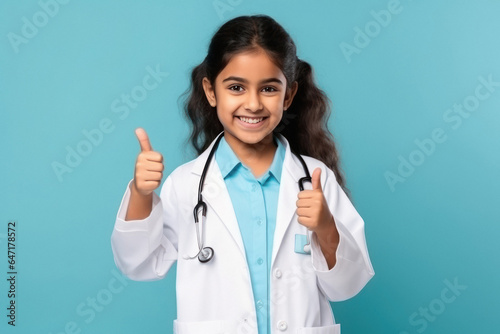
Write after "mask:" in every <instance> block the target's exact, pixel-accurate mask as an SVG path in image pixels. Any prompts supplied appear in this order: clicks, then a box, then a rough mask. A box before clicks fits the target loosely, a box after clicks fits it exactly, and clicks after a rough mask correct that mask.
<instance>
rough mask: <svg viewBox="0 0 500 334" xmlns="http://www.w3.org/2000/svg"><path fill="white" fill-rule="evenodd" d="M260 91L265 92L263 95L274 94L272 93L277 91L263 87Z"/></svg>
mask: <svg viewBox="0 0 500 334" xmlns="http://www.w3.org/2000/svg"><path fill="white" fill-rule="evenodd" d="M262 91H263V92H265V93H274V92H277V91H278V90H277V89H276V88H274V87H271V86H269V87H264V88H262Z"/></svg>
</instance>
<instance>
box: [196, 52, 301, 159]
mask: <svg viewBox="0 0 500 334" xmlns="http://www.w3.org/2000/svg"><path fill="white" fill-rule="evenodd" d="M203 88H204V90H205V94H206V96H207V99H208V102H209V103H210V105H211V106H212V107H216V108H217V116H218V118H219V121H220V122H221V124H222V126H223V127H224V137H225V139H226V141H227V142H228V144H229V145H231V147H232V148H233V149H235V146H238V147H245V146H252V145H255V144H264V145H272V133H273V130H274V129H275V128H276V126H277V125H278V124H279V122H280V120H281V117H282V116H283V110H284V109H285V110H286V109H287V108H288V107H289V106H290V104H291V103H292V99H293V97H294V95H295V92H296V91H297V84H296V83H294V85H293V88H292V89H288V90H287V82H286V78H285V76H284V74H283V72H282V71H281V70H280V69H279V68H278V67H277V66H276V65H275V64H274V63H273V62H272V61H271V59H270V58H269V57H268V56H267V54H266V53H265V52H264V51H263V50H262V49H257V51H252V52H244V53H238V54H236V55H235V56H233V57H232V58H231V60H230V61H229V63H228V64H227V65H226V67H224V69H223V70H222V71H221V72H220V73H219V75H218V76H217V78H216V79H215V85H214V86H212V85H211V84H210V82H209V80H208V79H207V78H204V79H203Z"/></svg>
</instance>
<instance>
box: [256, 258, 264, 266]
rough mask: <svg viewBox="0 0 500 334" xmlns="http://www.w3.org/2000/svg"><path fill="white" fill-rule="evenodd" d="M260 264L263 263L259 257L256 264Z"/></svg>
mask: <svg viewBox="0 0 500 334" xmlns="http://www.w3.org/2000/svg"><path fill="white" fill-rule="evenodd" d="M262 263H264V260H262V258H261V257H259V258H258V259H257V264H259V265H261V264H262Z"/></svg>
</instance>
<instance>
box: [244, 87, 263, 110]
mask: <svg viewBox="0 0 500 334" xmlns="http://www.w3.org/2000/svg"><path fill="white" fill-rule="evenodd" d="M260 98H261V97H260V94H259V92H258V91H249V92H248V93H247V94H246V101H245V109H246V110H249V111H252V112H256V111H260V110H262V101H261V99H260Z"/></svg>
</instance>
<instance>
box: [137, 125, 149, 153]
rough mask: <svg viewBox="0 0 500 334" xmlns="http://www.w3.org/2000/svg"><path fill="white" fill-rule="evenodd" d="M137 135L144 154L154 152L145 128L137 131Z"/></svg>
mask: <svg viewBox="0 0 500 334" xmlns="http://www.w3.org/2000/svg"><path fill="white" fill-rule="evenodd" d="M135 135H136V136H137V139H138V140H139V145H141V151H142V152H146V151H152V150H153V148H152V147H151V143H150V142H149V137H148V134H147V133H146V131H145V130H144V129H143V128H137V129H135Z"/></svg>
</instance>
